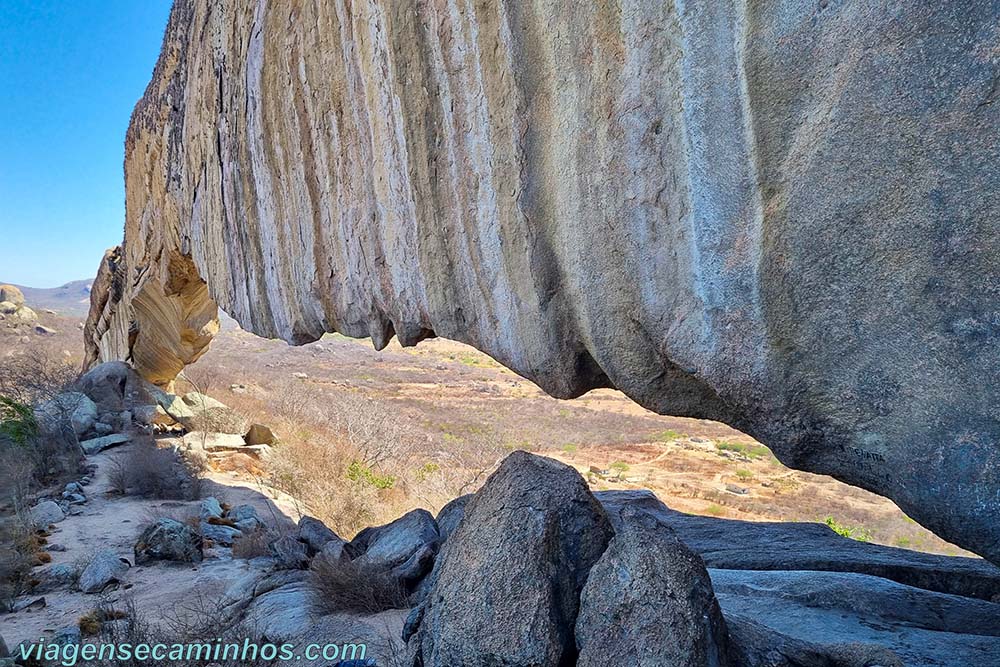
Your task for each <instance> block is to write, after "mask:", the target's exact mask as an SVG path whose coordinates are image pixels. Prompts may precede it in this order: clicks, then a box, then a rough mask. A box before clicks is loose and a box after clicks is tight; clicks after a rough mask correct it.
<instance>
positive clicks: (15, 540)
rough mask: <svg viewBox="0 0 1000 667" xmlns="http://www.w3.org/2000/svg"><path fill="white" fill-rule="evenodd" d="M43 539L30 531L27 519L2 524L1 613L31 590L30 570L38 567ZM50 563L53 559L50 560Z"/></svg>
mask: <svg viewBox="0 0 1000 667" xmlns="http://www.w3.org/2000/svg"><path fill="white" fill-rule="evenodd" d="M42 544H43V539H42V538H41V536H39V534H38V533H37V532H35V531H34V530H32V529H31V527H30V523H29V521H28V519H27V517H26V516H24V515H23V514H21V513H17V514H14V515H13V516H10V517H7V518H6V519H4V520H2V521H0V545H3V548H2V549H0V611H2V610H9V609H10V606H11V605H12V604H13V602H14V599H15V598H16V597H17V596H19V595H23V594H25V593H27V592H28V591H29V590H30V589H31V585H32V579H31V568H33V567H35V566H36V565H38V564H39V560H40V556H41V555H44V556H49V554H48V553H45V552H43V551H42V550H41V549H42ZM49 558H50V560H51V556H50V557H49Z"/></svg>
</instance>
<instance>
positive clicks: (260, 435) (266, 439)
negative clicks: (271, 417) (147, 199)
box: [243, 424, 278, 445]
mask: <svg viewBox="0 0 1000 667" xmlns="http://www.w3.org/2000/svg"><path fill="white" fill-rule="evenodd" d="M243 439H244V440H246V443H247V444H248V445H273V444H275V443H276V442H277V440H278V439H277V438H276V437H274V432H273V431H271V429H270V428H268V427H267V426H264V425H263V424H252V425H251V426H250V430H249V431H247V433H246V435H245V436H243Z"/></svg>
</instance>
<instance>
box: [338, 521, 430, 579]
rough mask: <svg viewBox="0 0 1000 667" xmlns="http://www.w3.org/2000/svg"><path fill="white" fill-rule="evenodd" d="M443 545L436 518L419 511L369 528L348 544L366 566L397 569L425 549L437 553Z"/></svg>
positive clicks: (355, 555)
mask: <svg viewBox="0 0 1000 667" xmlns="http://www.w3.org/2000/svg"><path fill="white" fill-rule="evenodd" d="M439 543H440V536H439V534H438V529H437V522H435V521H434V517H433V516H432V515H431V513H430V512H428V511H427V510H423V509H416V510H413V511H411V512H407V513H406V514H404V515H403V516H401V517H400V518H398V519H396V520H395V521H393V522H391V523H388V524H386V525H384V526H376V527H374V528H365V529H364V530H362V531H361V532H360V533H358V534H357V535H356V536H355V537H354V539H353V540H351V542H350V543H349V544H348V545H347V551H348V553H349V554H352V555H353V557H354V558H357V559H358V560H360V561H362V562H364V563H370V564H372V565H381V566H384V567H386V568H393V567H396V566H397V565H402V564H403V563H405V562H406V561H407V560H408V559H409V558H410V557H411V556H413V554H415V553H416V552H418V551H420V550H421V549H423V548H424V547H425V546H430V547H432V548H434V549H435V550H436V549H437V546H438V544H439Z"/></svg>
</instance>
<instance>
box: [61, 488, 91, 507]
mask: <svg viewBox="0 0 1000 667" xmlns="http://www.w3.org/2000/svg"><path fill="white" fill-rule="evenodd" d="M63 500H65V501H66V502H68V503H69V504H70V505H82V504H83V503H85V502H87V497H86V496H84V495H82V494H79V493H66V492H65V491H63Z"/></svg>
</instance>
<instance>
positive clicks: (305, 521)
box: [298, 516, 343, 555]
mask: <svg viewBox="0 0 1000 667" xmlns="http://www.w3.org/2000/svg"><path fill="white" fill-rule="evenodd" d="M298 537H299V540H300V541H302V542H304V543H305V544H306V545H307V546H308V547H309V552H310V553H311V554H313V555H315V554H316V553H318V552H320V551H322V550H323V547H324V546H326V543H327V542H330V541H331V540H340V541H341V542H343V540H342V539H341V538H340V536H339V535H337V533H335V532H333V531H332V530H330V529H329V528H327V527H326V524H324V523H323V522H322V521H320V520H319V519H314V518H312V517H311V516H304V517H302V518H301V519H299V533H298Z"/></svg>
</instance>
